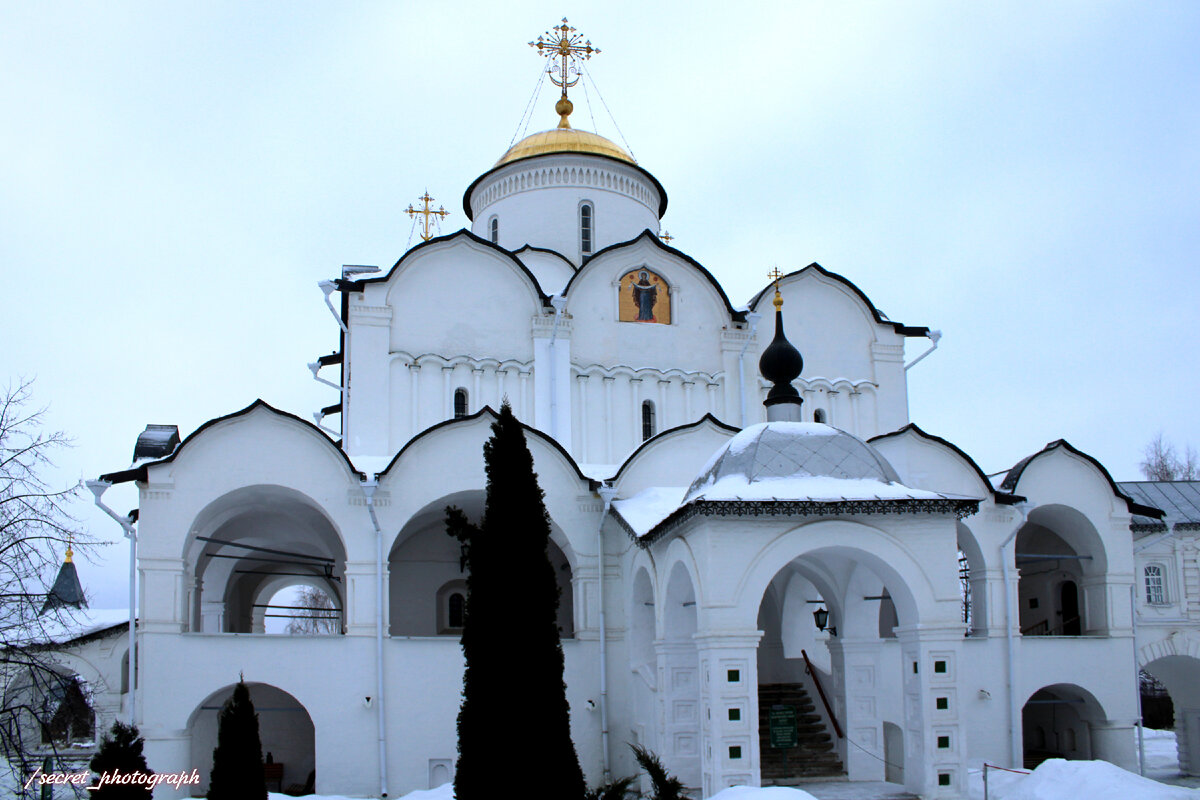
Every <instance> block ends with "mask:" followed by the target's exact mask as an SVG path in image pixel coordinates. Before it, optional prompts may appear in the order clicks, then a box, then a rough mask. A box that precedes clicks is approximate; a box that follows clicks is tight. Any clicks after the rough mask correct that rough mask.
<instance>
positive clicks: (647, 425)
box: [642, 400, 655, 442]
mask: <svg viewBox="0 0 1200 800" xmlns="http://www.w3.org/2000/svg"><path fill="white" fill-rule="evenodd" d="M654 433H655V422H654V403H651V402H650V401H649V400H646V401H645V402H643V403H642V441H643V442H644V441H646V440H647V439H649V438H650V437H652V436H653V435H654Z"/></svg>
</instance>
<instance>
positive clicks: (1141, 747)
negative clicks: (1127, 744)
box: [1129, 519, 1175, 777]
mask: <svg viewBox="0 0 1200 800" xmlns="http://www.w3.org/2000/svg"><path fill="white" fill-rule="evenodd" d="M1163 525H1165V526H1166V528H1167V532H1166V533H1164V534H1162V535H1160V536H1156V537H1154V538H1153V539H1152V540H1150V541H1148V542H1146V543H1145V544H1142V545H1140V546H1138V547H1135V548H1133V554H1134V555H1137V554H1138V553H1140V552H1142V551H1143V550H1145V549H1146V548H1148V547H1153V546H1154V545H1156V544H1158V543H1159V542H1161V541H1163V540H1164V539H1169V538H1171V537H1172V536H1174V535H1175V526H1174V525H1168V524H1167V521H1166V520H1165V519H1164V520H1163ZM1136 566H1137V565H1136V564H1134V567H1135V569H1134V572H1133V585H1132V586H1130V587H1129V613H1130V616H1129V620H1130V624H1131V625H1132V627H1133V689H1134V691H1135V692H1136V693H1137V701H1138V718H1137V735H1138V774H1139V775H1142V776H1143V777H1145V775H1146V736H1145V733H1144V730H1145V725H1144V724H1143V722H1142V719H1143V717H1142V668H1141V666H1140V665H1139V664H1138V644H1137V590H1138V588H1137V584H1138V581H1137V569H1136Z"/></svg>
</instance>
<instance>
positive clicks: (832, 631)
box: [813, 608, 837, 636]
mask: <svg viewBox="0 0 1200 800" xmlns="http://www.w3.org/2000/svg"><path fill="white" fill-rule="evenodd" d="M813 622H815V623H817V630H819V631H823V630H825V629H826V626H827V625H828V623H829V612H828V611H826V610H825V609H824V608H818V609H817V610H816V611H814V612H813ZM828 629H829V635H830V636H837V628H835V627H833V626H832V625H829V627H828Z"/></svg>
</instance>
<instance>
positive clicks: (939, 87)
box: [0, 0, 1200, 606]
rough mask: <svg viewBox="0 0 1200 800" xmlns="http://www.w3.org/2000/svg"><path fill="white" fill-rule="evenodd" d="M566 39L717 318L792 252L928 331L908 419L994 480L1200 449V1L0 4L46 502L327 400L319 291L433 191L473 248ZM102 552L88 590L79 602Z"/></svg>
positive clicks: (12, 296) (541, 120)
mask: <svg viewBox="0 0 1200 800" xmlns="http://www.w3.org/2000/svg"><path fill="white" fill-rule="evenodd" d="M563 14H566V15H567V16H568V17H569V18H570V22H571V24H573V25H576V26H577V27H578V28H579V29H580V31H581V32H583V33H584V34H586V35H587V36H588V37H590V38H591V40H592V42H593V44H595V45H596V46H598V47H600V48H601V49H602V51H603V52H602V53H601V54H600V55H599V56H597V57H596V58H594V59H593V60H592V61H591V62H590V64H589V70H590V74H591V76H592V77H593V79H594V80H595V83H596V85H597V86H598V87H599V89H600V91H601V92H602V93H603V99H604V100H605V101H606V102H607V105H608V107H609V109H611V112H612V114H613V116H614V117H615V120H616V126H619V132H618V128H617V127H616V126H614V124H613V122H612V121H610V120H609V118H608V115H607V114H606V113H605V111H604V108H603V105H602V104H600V103H599V102H597V101H596V97H595V95H594V94H593V93H589V95H588V96H587V97H586V98H585V97H583V96H582V95H581V93H579V92H578V91H576V92H575V93H574V94H573V97H574V98H575V99H576V113H575V115H574V117H573V118H572V119H573V122H574V123H575V125H576V127H581V128H588V129H593V122H592V116H593V114H594V117H595V126H594V129H597V130H598V131H599V132H600V133H602V134H604V135H607V136H609V137H610V138H613V139H614V140H616V141H618V142H622V141H624V142H627V144H628V146H629V147H630V148H631V149H632V151H633V153H634V155H635V156H636V157H637V159H638V161H639V163H640V164H641V165H642V166H643V167H645V168H646V169H648V170H649V171H650V172H651V173H653V174H654V175H655V176H656V177H657V178H658V179H659V181H661V183H662V184H663V186H664V187H666V190H667V193H668V195H669V197H670V206H669V210H668V213H667V216H666V218H665V220H664V225H665V227H666V228H667V229H668V230H670V232H671V233H672V234H673V235H674V236H676V237H677V238H676V239H675V241H673V242H672V244H673V245H675V246H677V247H679V248H681V249H682V250H684V251H685V252H687V253H688V254H690V255H691V256H693V257H694V258H696V259H697V260H698V261H699V262H700V263H702V264H704V265H705V266H706V267H707V268H708V269H709V270H710V271H711V272H712V273H713V274H714V275H715V276H716V277H717V278H718V280H720V281H721V283H722V284H723V285H724V287H725V289H726V291H727V292H728V294H729V296H730V299H731V300H732V301H733V303H734V304H735V305H740V304H742V303H744V302H745V301H746V300H747V299H749V297H750V296H751V295H752V294H753V293H754V292H755V291H757V290H758V289H760V288H761V287H762V286H763V284H764V283H765V273H766V271H767V270H769V269H770V268H771V267H772V266H774V265H778V266H779V267H780V268H782V269H784V270H786V271H791V270H793V269H798V268H800V267H802V266H804V265H806V264H809V263H811V262H813V261H816V262H819V263H820V264H821V265H822V266H824V267H826V268H827V269H830V270H832V271H834V272H838V273H840V274H842V275H844V276H846V277H847V278H849V279H850V280H852V281H853V282H854V283H856V284H857V285H858V286H859V287H860V288H861V289H862V290H863V291H864V292H866V294H867V295H868V296H869V297H870V298H871V299H872V300H873V301H874V302H875V303H876V305H878V306H879V307H880V308H881V309H882V310H883V311H885V312H886V313H887V314H888V315H889V316H890V317H891V318H892V319H895V320H899V321H902V322H905V323H907V324H910V325H928V326H930V327H932V328H937V329H940V330H942V331H943V332H944V334H945V338H944V339H943V340H942V344H941V347H940V348H939V350H938V351H937V352H936V353H934V354H933V355H932V356H930V357H929V358H928V359H926V360H925V361H923V362H922V363H921V364H920V365H919V366H917V367H914V368H913V370H912V371H911V372H910V373H909V386H910V412H911V417H912V419H913V421H915V422H917V423H918V424H920V425H921V426H922V427H924V428H925V429H926V430H928V431H930V432H932V433H936V434H939V435H942V436H944V437H946V438H948V439H950V440H951V441H953V442H955V443H956V444H958V445H959V446H961V447H962V448H963V449H964V450H966V451H967V452H968V453H970V454H971V455H972V456H973V457H974V458H975V459H976V460H977V461H978V462H979V464H980V465H981V466H982V467H983V469H984V470H985V471H988V472H992V471H996V470H1000V469H1004V468H1006V467H1009V466H1011V465H1012V464H1013V463H1014V462H1015V461H1017V460H1018V459H1020V458H1022V457H1023V456H1025V455H1028V454H1029V453H1031V452H1034V451H1036V450H1038V449H1040V448H1041V447H1042V446H1043V445H1044V444H1045V443H1047V442H1049V441H1052V440H1054V439H1057V438H1065V439H1067V440H1068V441H1070V442H1071V443H1072V444H1074V445H1075V446H1077V447H1079V448H1081V449H1082V450H1084V451H1086V452H1088V453H1091V454H1092V455H1094V456H1096V457H1097V458H1098V459H1100V460H1101V461H1102V462H1103V463H1104V464H1105V465H1106V466H1107V467H1108V468H1109V470H1110V471H1111V472H1112V473H1113V476H1114V477H1115V478H1116V479H1118V480H1132V479H1137V478H1138V477H1139V474H1138V468H1137V465H1138V462H1139V460H1140V457H1141V453H1142V450H1143V448H1144V446H1145V444H1146V442H1147V441H1148V440H1150V439H1151V438H1152V437H1153V436H1154V435H1155V434H1156V433H1158V432H1159V431H1161V432H1162V433H1163V434H1164V435H1165V436H1166V437H1167V438H1168V439H1170V440H1171V441H1174V442H1176V443H1178V444H1185V443H1191V444H1193V445H1197V446H1200V415H1198V414H1197V413H1196V398H1197V396H1200V374H1198V373H1200V370H1197V356H1196V349H1197V348H1196V338H1197V336H1196V330H1197V323H1196V315H1197V300H1198V292H1197V288H1198V280H1197V277H1196V269H1197V261H1198V254H1200V103H1198V102H1197V87H1198V86H1200V46H1198V45H1197V42H1200V4H1198V3H1191V2H1177V3H1167V2H1155V3H1141V2H1138V3H1133V2H1131V3H1103V2H1086V3H1084V2H1080V3H1051V4H1047V3H1044V2H1036V3H1015V2H1009V3H974V2H960V3H940V2H939V3H882V2H880V3H851V2H836V3H835V2H788V3H778V4H753V3H741V4H736V5H735V4H732V3H724V2H723V3H695V2H691V3H678V4H674V5H667V4H654V5H649V4H645V3H641V2H637V3H634V2H613V1H612V0H608V1H607V2H603V3H571V4H568V5H562V4H561V3H553V4H552V3H544V2H527V3H521V2H510V3H503V4H501V3H495V2H489V3H482V2H481V3H452V4H451V3H411V4H410V3H399V2H390V3H383V2H359V3H329V2H298V1H297V0H288V2H275V3H254V4H248V3H244V2H228V3H221V2H204V3H161V2H146V3H129V2H118V1H115V0H106V2H95V3H70V4H67V3H59V4H54V3H27V2H15V1H14V2H5V3H2V4H0V113H2V114H3V118H4V121H3V122H2V123H0V148H2V152H3V154H4V155H3V158H2V159H0V264H2V265H3V274H4V277H5V280H4V285H5V289H6V296H5V298H4V301H3V315H2V317H0V320H2V321H0V332H2V334H3V338H4V342H5V347H4V369H3V374H2V375H0V379H6V380H14V379H16V378H18V377H20V376H27V377H36V384H35V392H36V397H37V399H38V401H40V402H41V403H42V404H46V405H49V407H50V408H49V414H48V422H49V424H50V425H52V426H53V427H55V428H61V429H63V430H65V431H67V432H68V433H69V434H71V435H72V436H74V438H75V441H76V447H75V448H74V449H73V450H71V451H69V452H65V453H62V454H60V457H59V463H60V466H61V469H60V471H59V473H58V474H56V475H54V476H51V477H52V478H53V479H54V480H56V481H57V482H60V483H70V482H73V481H75V480H77V479H79V478H80V477H94V476H96V475H98V474H100V473H103V472H108V471H112V470H115V469H120V468H123V467H125V466H126V465H127V464H128V462H129V459H130V456H131V454H132V448H133V443H134V439H135V438H136V436H137V434H138V433H139V432H140V431H141V430H142V428H143V427H144V426H145V425H146V424H147V423H170V424H177V425H179V427H180V429H181V431H182V433H183V434H184V435H185V436H186V435H187V433H189V432H190V431H192V430H194V429H195V428H196V427H197V426H198V425H200V424H202V423H203V422H204V421H205V420H208V419H210V418H212V417H215V416H219V415H222V414H226V413H229V412H231V411H235V410H237V409H240V408H242V407H243V406H245V405H247V404H249V403H250V402H251V401H253V400H254V399H255V398H256V397H262V398H263V399H265V400H267V401H268V402H270V403H272V404H274V405H276V406H279V407H282V408H284V409H286V410H289V411H293V412H295V413H297V414H299V415H300V416H303V417H308V416H309V415H310V413H311V412H312V411H313V410H314V409H316V408H319V407H321V406H324V405H327V404H330V403H333V402H335V397H334V394H333V392H332V391H331V390H329V389H328V388H327V387H322V386H320V385H319V384H316V383H315V382H313V381H312V379H311V377H310V375H309V373H308V370H307V369H306V368H305V363H306V362H308V361H310V360H312V359H313V358H315V357H316V356H317V355H320V354H322V353H328V352H330V351H331V350H333V349H334V348H335V347H336V344H337V328H336V325H335V324H334V322H333V321H332V320H331V319H330V317H329V314H328V311H327V310H326V309H325V307H324V305H323V303H322V300H321V293H320V291H319V290H318V289H317V287H316V284H317V281H319V280H321V279H323V278H329V277H334V276H335V275H337V274H338V272H339V268H340V265H341V264H346V263H353V264H378V265H383V266H390V265H391V264H392V263H394V262H395V261H396V260H397V259H398V258H399V257H400V255H402V253H403V252H404V250H405V248H406V245H407V243H408V242H409V236H410V223H409V219H408V217H407V216H405V215H404V213H403V209H404V208H406V207H407V206H408V204H409V203H410V202H413V201H414V200H415V199H416V198H417V197H418V196H419V195H420V194H421V192H422V191H423V190H424V189H425V188H426V187H428V189H429V191H430V192H431V193H432V194H433V195H434V196H435V197H436V198H437V200H438V202H439V203H444V205H445V207H446V208H447V209H448V210H450V211H451V212H453V215H452V216H451V217H450V218H449V219H448V220H447V221H446V222H445V223H444V226H443V230H444V231H445V232H450V231H452V230H455V229H457V228H459V227H462V226H465V225H467V224H468V223H467V220H466V218H465V217H464V215H463V213H462V193H463V191H464V190H465V189H466V187H467V186H468V185H469V184H470V182H471V181H472V180H473V179H474V178H475V177H477V176H478V175H479V174H481V173H483V172H484V171H486V170H487V169H488V168H489V167H491V165H492V164H493V163H494V162H495V160H496V159H497V158H498V157H499V156H500V154H501V153H502V152H504V150H505V149H506V148H507V147H508V145H509V142H510V141H511V139H512V138H513V136H514V134H515V133H516V132H517V129H518V125H519V123H520V120H521V116H522V111H523V109H524V108H525V107H526V104H527V103H528V102H529V99H530V95H531V93H532V90H533V87H534V85H535V83H536V81H537V80H538V76H539V71H540V69H541V62H540V60H539V59H538V58H537V57H536V54H535V53H534V52H533V51H532V50H531V49H530V48H529V47H528V46H527V45H526V42H528V41H529V40H531V39H534V38H535V37H536V36H537V35H538V34H540V33H542V32H543V31H545V30H546V29H547V28H548V27H550V26H551V25H553V24H555V23H557V22H558V20H559V19H560V18H561V17H562V16H563ZM589 99H590V100H591V103H590V106H591V109H592V110H591V111H589V103H588V102H587V101H588V100H589ZM553 100H554V95H553V91H552V89H551V88H550V87H547V88H546V89H544V90H543V93H542V95H541V98H540V101H539V103H538V106H537V108H535V112H534V118H533V122H532V124H531V125H530V126H529V128H528V132H533V131H535V130H539V129H543V128H549V127H552V126H553V125H554V124H555V122H556V117H555V116H554V114H553V110H552V107H553ZM622 135H623V136H622ZM923 347H924V343H923V342H922V341H921V340H913V341H911V342H910V346H909V357H910V358H911V357H912V356H914V355H916V354H917V353H919V352H920V350H921V349H923ZM89 499H90V498H89ZM106 499H107V500H109V501H110V502H111V503H112V504H113V505H114V506H116V507H117V508H118V509H120V510H121V511H122V512H123V511H125V510H128V509H129V508H132V507H133V506H135V505H136V503H137V497H136V492H135V491H134V490H133V489H132V488H131V487H117V488H114V489H113V490H111V491H110V492H109V494H108V495H107V496H106ZM79 511H80V514H81V515H82V517H83V520H84V523H85V524H86V525H87V526H89V527H90V528H91V529H92V530H93V532H94V533H95V534H97V535H100V536H102V537H105V538H109V539H114V538H117V537H118V536H119V534H120V531H119V529H118V528H117V527H116V525H115V524H113V523H112V522H111V521H109V520H107V519H106V518H103V517H100V516H97V515H96V514H94V513H91V512H90V511H89V509H88V508H87V507H86V506H85V505H84V504H83V503H81V504H80V507H79ZM124 548H125V546H124V544H119V545H116V546H114V547H113V548H110V549H109V550H106V551H103V552H102V553H100V554H99V556H98V558H97V559H96V560H95V561H94V562H91V563H89V562H87V561H84V562H83V563H82V564H81V566H80V572H81V575H82V577H83V580H84V583H85V585H86V586H87V588H88V589H89V591H90V592H91V594H92V595H93V605H97V606H115V605H120V604H121V603H122V602H123V598H124V593H125V591H126V588H125V587H126V583H125V561H124V559H126V558H127V556H126V550H125V549H124Z"/></svg>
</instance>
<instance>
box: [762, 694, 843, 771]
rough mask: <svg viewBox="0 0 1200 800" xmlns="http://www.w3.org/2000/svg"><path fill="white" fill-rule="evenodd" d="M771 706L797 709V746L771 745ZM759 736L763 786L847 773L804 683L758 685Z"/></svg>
mask: <svg viewBox="0 0 1200 800" xmlns="http://www.w3.org/2000/svg"><path fill="white" fill-rule="evenodd" d="M772 706H790V707H792V708H794V709H795V711H796V727H797V734H798V735H797V739H798V746H797V747H791V748H787V749H781V748H773V747H771V723H770V716H771V707H772ZM758 737H759V741H760V742H761V767H762V785H763V786H794V785H796V784H799V783H803V782H805V781H809V780H813V779H820V778H824V779H826V780H828V779H830V778H838V777H842V778H844V777H845V774H846V770H845V769H844V768H843V767H842V762H841V761H839V760H838V756H837V752H836V751H835V750H834V742H833V735H832V734H831V733H830V732H829V731H827V730H826V729H825V723H824V722H822V720H821V716H820V715H819V714H818V713H817V709H816V706H815V705H813V701H812V698H810V697H809V696H808V692H807V691H805V689H804V685H803V684H800V683H768V684H762V685H760V686H759V687H758Z"/></svg>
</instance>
